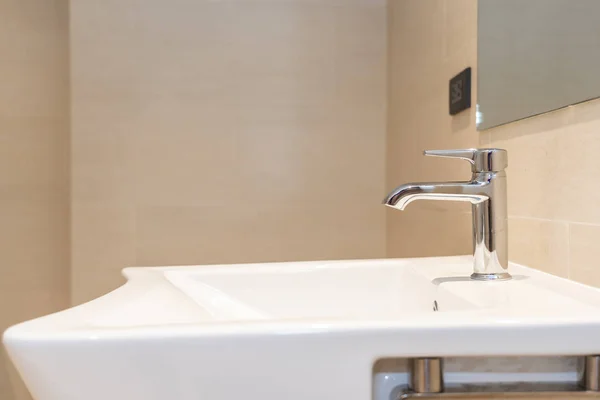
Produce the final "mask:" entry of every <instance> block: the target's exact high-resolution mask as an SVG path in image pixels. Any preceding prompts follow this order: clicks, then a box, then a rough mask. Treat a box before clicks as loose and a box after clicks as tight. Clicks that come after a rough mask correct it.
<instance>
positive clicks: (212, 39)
mask: <svg viewBox="0 0 600 400" xmlns="http://www.w3.org/2000/svg"><path fill="white" fill-rule="evenodd" d="M70 37H71V72H72V75H71V84H72V86H71V87H72V92H71V94H72V110H71V111H72V146H71V149H72V154H71V162H72V225H71V228H72V248H71V255H72V270H71V277H72V298H73V301H74V302H75V303H79V302H81V301H84V300H88V299H91V298H93V297H96V296H98V295H101V294H103V293H105V292H106V291H108V290H110V289H113V288H115V287H117V286H118V285H119V284H121V281H122V279H121V278H120V274H119V271H120V270H121V269H122V268H123V267H124V266H130V265H165V264H168V265H169V264H170V265H172V264H208V263H233V262H252V261H273V260H311V259H332V258H367V257H383V256H385V212H384V210H383V207H381V206H380V204H379V203H380V200H381V196H382V194H383V192H384V187H385V184H384V168H385V157H384V153H385V140H386V134H385V131H386V117H385V115H386V97H385V93H386V66H387V63H386V2H385V1H384V0H356V1H339V0H323V1H317V2H315V1H304V0H291V1H259V0H251V1H248V0H231V1H193V2H192V1H186V0H175V1H147V2H139V1H133V0H119V1H101V2H99V1H91V0H78V1H73V2H71V36H70Z"/></svg>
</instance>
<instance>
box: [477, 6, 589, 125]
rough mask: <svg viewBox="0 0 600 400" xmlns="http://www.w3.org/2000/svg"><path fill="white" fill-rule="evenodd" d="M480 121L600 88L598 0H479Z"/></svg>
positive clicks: (552, 105) (544, 107) (516, 115)
mask: <svg viewBox="0 0 600 400" xmlns="http://www.w3.org/2000/svg"><path fill="white" fill-rule="evenodd" d="M478 14H479V15H478V33H477V36H478V49H477V51H478V81H477V85H478V89H477V103H478V104H477V107H478V109H477V111H478V112H477V128H478V129H479V130H481V129H487V128H491V127H494V126H497V125H501V124H506V123H508V122H512V121H516V120H519V119H522V118H526V117H530V116H532V115H536V114H541V113H544V112H548V111H551V110H555V109H557V108H561V107H566V106H568V105H571V104H575V103H580V102H582V101H586V100H590V99H593V98H596V97H598V96H600V1H598V0H527V1H523V0H479V4H478Z"/></svg>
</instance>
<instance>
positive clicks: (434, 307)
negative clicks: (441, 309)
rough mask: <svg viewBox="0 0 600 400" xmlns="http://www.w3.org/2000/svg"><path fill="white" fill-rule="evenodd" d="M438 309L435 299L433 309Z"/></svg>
mask: <svg viewBox="0 0 600 400" xmlns="http://www.w3.org/2000/svg"><path fill="white" fill-rule="evenodd" d="M437 310H438V303H437V300H434V301H433V311H437Z"/></svg>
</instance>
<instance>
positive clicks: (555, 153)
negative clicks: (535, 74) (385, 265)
mask: <svg viewBox="0 0 600 400" xmlns="http://www.w3.org/2000/svg"><path fill="white" fill-rule="evenodd" d="M388 18H389V37H388V43H389V49H390V52H389V79H390V92H389V113H388V121H389V129H388V146H387V154H388V156H387V157H388V160H387V178H386V185H387V188H388V189H391V188H393V187H394V186H395V185H397V184H400V183H403V182H409V181H415V180H447V179H464V178H467V177H468V176H469V173H470V172H469V168H468V166H467V165H463V164H461V162H460V161H457V160H436V159H427V158H425V157H423V156H422V155H421V152H422V151H423V150H425V149H433V148H462V147H476V146H480V147H500V148H505V149H507V150H508V154H509V167H508V169H507V174H508V213H509V257H510V259H511V260H512V261H514V262H518V263H522V264H526V265H528V266H531V267H535V268H538V269H541V270H544V271H546V272H549V273H552V274H555V275H559V276H562V277H568V278H570V279H574V280H576V281H580V282H583V283H586V284H590V285H595V286H600V269H598V268H597V266H596V264H597V260H598V259H600V246H598V245H597V243H598V242H599V241H600V207H599V204H600V188H599V186H598V185H596V184H595V182H596V175H597V174H598V171H600V158H599V157H598V154H599V153H600V136H599V132H600V100H596V101H589V102H585V103H581V104H577V105H573V106H570V107H567V108H564V109H561V110H557V111H554V112H551V113H547V114H543V115H540V116H535V117H532V118H528V119H525V120H522V121H517V122H514V123H510V124H507V125H504V126H500V127H497V128H493V129H489V130H486V131H483V132H479V133H478V132H477V131H476V129H475V110H474V108H471V109H470V110H468V111H465V112H463V113H461V114H459V115H457V116H455V117H450V116H449V115H448V110H447V107H448V106H447V102H448V94H447V90H448V89H447V88H448V80H449V79H450V78H451V77H452V76H453V75H455V74H456V73H458V72H460V71H461V70H462V69H463V68H465V67H467V66H471V67H472V68H474V70H473V72H474V79H473V81H474V82H476V75H477V69H476V66H477V45H476V39H477V1H476V0H453V1H452V2H450V1H444V0H428V1H420V0H392V1H390V2H389V16H388ZM415 37H419V38H420V39H419V40H418V41H415V40H414V38H415ZM473 94H474V95H475V94H476V89H475V90H474V93H473ZM475 103H476V102H475V101H473V104H475ZM470 218H471V217H470V209H469V206H468V205H461V204H458V205H450V204H449V203H447V202H444V203H443V204H437V203H431V204H422V205H418V204H414V205H411V206H409V207H408V208H407V210H406V211H404V212H399V211H396V210H390V211H388V216H387V221H388V229H387V233H388V235H387V254H388V256H390V257H406V256H424V255H442V254H444V255H449V254H461V253H462V254H465V253H468V252H470V251H471V236H470V235H471V233H470V232H471V227H470Z"/></svg>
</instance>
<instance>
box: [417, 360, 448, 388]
mask: <svg viewBox="0 0 600 400" xmlns="http://www.w3.org/2000/svg"><path fill="white" fill-rule="evenodd" d="M410 389H411V390H412V391H413V392H415V393H440V392H441V391H442V390H444V383H443V379H442V360H441V359H440V358H415V359H413V360H412V370H411V377H410Z"/></svg>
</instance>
